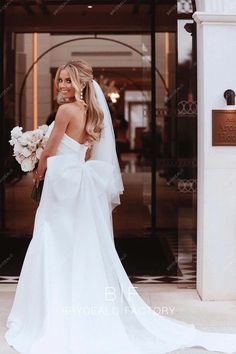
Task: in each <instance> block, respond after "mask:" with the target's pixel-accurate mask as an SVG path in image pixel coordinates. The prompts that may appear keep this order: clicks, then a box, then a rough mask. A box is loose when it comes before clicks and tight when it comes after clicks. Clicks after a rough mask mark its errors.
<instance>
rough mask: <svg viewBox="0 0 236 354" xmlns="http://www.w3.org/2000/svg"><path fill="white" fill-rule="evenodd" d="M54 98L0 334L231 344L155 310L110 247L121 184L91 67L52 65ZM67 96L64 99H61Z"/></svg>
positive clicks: (68, 340)
mask: <svg viewBox="0 0 236 354" xmlns="http://www.w3.org/2000/svg"><path fill="white" fill-rule="evenodd" d="M55 84H56V85H57V88H58V91H59V96H58V101H59V102H60V103H63V104H61V106H60V107H59V109H58V112H57V115H56V119H55V123H52V124H51V126H50V129H49V134H48V135H49V138H48V142H47V145H46V147H45V150H44V152H43V154H42V156H41V158H40V162H39V165H38V168H37V171H35V173H34V178H35V179H36V180H37V182H39V181H40V180H41V179H43V178H44V187H43V192H42V196H41V200H40V204H39V207H38V209H37V212H36V217H35V225H34V232H33V238H32V240H31V242H30V245H29V248H28V251H27V254H26V257H25V260H24V264H23V267H22V271H21V275H20V279H19V283H18V286H17V290H16V295H15V299H14V303H13V306H12V309H11V312H10V314H9V317H8V320H7V326H8V327H9V329H8V331H7V332H6V334H5V338H6V340H7V342H8V343H9V345H11V346H13V347H14V348H15V349H16V350H17V351H18V352H19V353H22V354H53V353H55V354H147V353H153V354H161V353H167V352H170V351H173V350H175V349H178V348H184V347H193V346H202V347H204V348H206V349H208V350H217V351H222V352H225V353H233V352H234V351H236V334H221V333H220V334H219V333H207V332H202V331H200V330H198V329H197V328H195V326H194V325H193V324H187V323H184V322H181V321H177V320H175V319H170V318H168V317H165V316H161V315H159V314H157V313H156V312H155V311H154V310H152V309H151V308H150V307H149V306H148V305H147V304H146V303H145V302H144V301H143V299H142V298H141V297H140V296H139V294H138V293H137V291H136V290H135V288H134V287H133V285H132V283H131V282H130V280H129V278H128V276H127V274H126V273H125V270H124V268H123V267H122V264H121V262H120V259H119V257H118V255H117V252H116V249H115V246H114V241H113V229H112V213H111V212H112V210H113V209H114V207H116V206H117V205H118V204H119V203H120V199H119V197H120V194H121V193H122V192H123V183H122V179H121V174H120V169H119V164H118V161H117V155H116V151H115V138H114V131H113V128H112V122H111V117H110V113H109V110H108V107H107V104H106V101H105V98H104V95H103V93H102V91H101V88H100V86H99V85H98V84H97V83H96V81H94V80H93V73H92V68H91V66H90V65H89V64H88V63H86V62H85V61H82V60H77V61H73V62H69V63H67V64H66V65H63V66H61V67H59V68H58V71H57V74H56V78H55ZM64 103H66V104H64Z"/></svg>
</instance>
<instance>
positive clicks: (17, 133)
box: [11, 126, 22, 139]
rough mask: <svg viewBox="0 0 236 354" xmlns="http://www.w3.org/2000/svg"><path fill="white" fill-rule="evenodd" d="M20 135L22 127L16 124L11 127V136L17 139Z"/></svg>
mask: <svg viewBox="0 0 236 354" xmlns="http://www.w3.org/2000/svg"><path fill="white" fill-rule="evenodd" d="M21 135H22V127H19V126H17V127H15V128H13V129H12V130H11V137H12V138H15V139H17V138H19V137H20V136H21Z"/></svg>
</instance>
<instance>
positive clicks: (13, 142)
mask: <svg viewBox="0 0 236 354" xmlns="http://www.w3.org/2000/svg"><path fill="white" fill-rule="evenodd" d="M8 141H9V143H10V145H11V146H13V145H15V144H16V143H17V139H16V138H12V139H11V140H8Z"/></svg>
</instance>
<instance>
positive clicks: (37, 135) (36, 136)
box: [30, 129, 44, 144]
mask: <svg viewBox="0 0 236 354" xmlns="http://www.w3.org/2000/svg"><path fill="white" fill-rule="evenodd" d="M43 135H44V134H43V131H42V130H41V129H35V130H33V132H32V137H31V139H30V140H31V142H33V143H35V144H39V143H40V141H41V140H42V139H43Z"/></svg>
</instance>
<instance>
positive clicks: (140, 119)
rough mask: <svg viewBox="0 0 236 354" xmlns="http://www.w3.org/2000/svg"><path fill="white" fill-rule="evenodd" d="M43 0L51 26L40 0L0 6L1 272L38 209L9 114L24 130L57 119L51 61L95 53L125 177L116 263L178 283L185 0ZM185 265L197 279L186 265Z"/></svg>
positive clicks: (189, 206)
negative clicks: (1, 21) (62, 2)
mask: <svg viewBox="0 0 236 354" xmlns="http://www.w3.org/2000/svg"><path fill="white" fill-rule="evenodd" d="M44 3H45V5H46V7H47V10H48V12H49V13H50V14H51V15H50V16H53V17H51V18H53V19H55V21H51V22H50V28H49V25H48V23H49V22H48V21H45V18H46V15H45V14H42V13H41V14H38V16H36V17H35V16H33V15H32V11H33V12H34V13H35V14H36V13H38V12H39V8H38V7H37V5H33V4H31V5H30V9H31V13H30V11H25V8H24V7H23V6H22V5H19V4H15V3H14V2H13V3H12V4H11V6H9V7H7V8H6V9H5V11H4V16H5V31H4V41H5V43H6V44H5V47H4V48H5V53H4V55H5V57H6V58H7V60H6V61H5V63H4V71H5V73H6V74H5V77H4V81H3V83H4V85H3V90H4V89H5V91H4V92H5V94H4V95H2V96H1V99H2V102H3V105H2V107H3V106H4V119H3V118H2V121H1V124H2V126H4V130H2V132H4V134H3V139H2V140H1V144H2V146H1V148H2V152H3V151H4V153H2V155H1V156H2V161H3V164H2V166H3V168H2V173H1V233H0V234H1V241H0V242H1V244H2V245H3V247H2V249H3V250H4V251H3V253H2V254H1V259H2V261H4V262H5V263H4V266H3V267H1V268H0V276H2V281H3V282H4V279H5V281H14V279H16V281H17V276H18V275H19V270H20V265H21V264H22V261H23V258H24V254H25V252H26V249H27V246H28V243H29V241H30V239H31V237H32V231H33V224H34V216H35V211H36V208H37V204H36V203H35V202H34V201H33V200H32V199H31V198H30V194H31V190H32V178H31V176H30V175H27V174H25V173H22V171H21V170H20V167H19V164H18V163H17V162H16V161H15V159H14V158H13V157H12V151H11V147H10V145H9V143H8V140H9V132H10V130H11V129H12V128H13V127H14V126H16V125H20V126H22V127H23V129H24V130H30V129H32V128H33V126H34V125H35V124H38V125H40V124H44V123H49V122H50V121H52V119H54V118H55V113H56V109H57V107H56V105H55V97H54V91H53V80H54V76H55V72H56V68H57V67H58V65H60V64H63V63H65V62H66V61H67V60H69V59H76V57H81V58H83V59H85V60H87V61H89V62H90V63H91V65H92V67H93V69H94V76H95V79H96V80H97V81H98V82H99V84H100V85H101V86H102V89H103V91H104V93H105V95H106V99H107V102H108V104H109V108H110V111H111V114H112V119H113V127H114V131H115V136H116V149H117V154H118V157H119V162H120V167H121V170H122V177H123V181H124V187H125V191H124V194H123V195H122V196H121V205H120V206H119V207H117V208H116V209H115V210H114V213H113V224H114V234H115V244H116V248H117V251H118V253H119V256H120V258H121V260H122V263H123V265H124V267H125V269H126V271H127V273H128V274H129V276H130V278H131V279H132V281H133V282H137V283H142V282H144V283H146V282H148V283H156V282H158V283H159V282H181V281H182V283H185V279H184V275H183V271H182V270H181V269H180V262H182V261H183V262H185V264H186V265H187V267H188V265H189V263H192V264H194V262H195V260H194V259H196V253H194V252H195V251H194V249H195V248H194V247H195V245H196V242H195V236H196V90H195V84H196V62H195V59H194V58H195V56H194V55H195V54H194V55H193V54H192V53H194V44H193V43H194V40H195V33H194V25H193V21H192V20H191V14H192V13H191V11H192V10H191V2H184V1H178V2H177V3H176V0H173V1H169V2H168V3H167V4H166V3H164V2H158V3H156V2H155V1H150V2H148V3H142V2H140V1H138V2H137V1H135V0H133V1H129V2H123V3H121V4H120V5H117V4H114V2H112V1H111V2H107V1H106V2H104V3H102V2H101V3H100V4H97V5H93V6H91V4H89V3H88V4H87V3H85V2H84V4H82V5H78V4H75V2H69V3H68V4H67V5H66V6H63V7H61V6H59V5H57V4H52V2H47V1H46V0H45V1H44ZM187 3H188V5H186V4H187ZM28 6H29V5H28ZM186 6H187V7H186ZM189 6H190V7H189ZM186 8H187V9H188V10H187V12H186ZM183 9H184V11H185V12H183ZM75 13H76V14H77V15H80V21H79V23H78V16H77V17H76V19H75V17H74V14H75ZM16 14H17V16H16ZM1 16H3V12H1ZM44 16H45V18H44ZM48 16H49V15H48V14H47V19H49V17H48ZM18 18H20V19H21V21H18ZM56 19H57V20H58V21H59V20H60V21H59V22H58V21H56ZM68 19H70V21H68ZM36 27H37V32H35V28H36ZM2 33H3V32H2ZM35 87H37V95H36V94H35V91H34V90H35ZM33 88H34V89H33ZM3 90H2V91H3ZM32 93H33V94H32ZM2 117H3V116H2ZM190 235H191V236H190ZM186 244H188V245H189V244H190V247H189V246H188V248H186ZM19 250H20V251H19ZM194 257H195V258H194ZM183 262H182V263H183ZM192 270H193V279H194V274H195V270H194V266H193V267H192V268H191V271H192ZM4 277H5V278H4ZM15 277H16V278H15ZM9 279H10V280H9ZM12 279H13V280H12ZM193 282H194V280H193ZM193 282H192V283H191V282H189V283H186V284H190V286H192V284H193Z"/></svg>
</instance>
